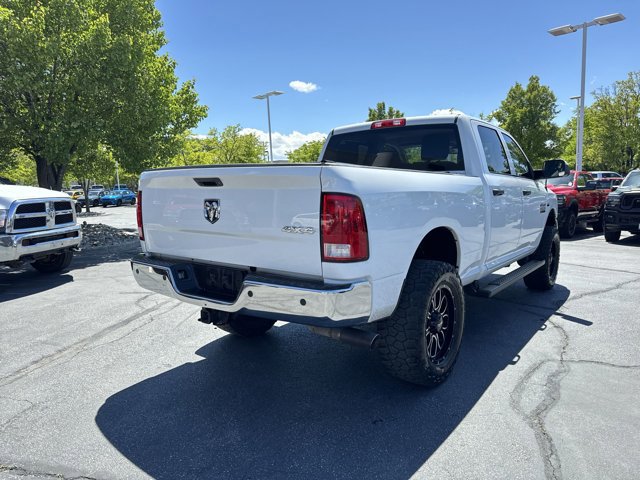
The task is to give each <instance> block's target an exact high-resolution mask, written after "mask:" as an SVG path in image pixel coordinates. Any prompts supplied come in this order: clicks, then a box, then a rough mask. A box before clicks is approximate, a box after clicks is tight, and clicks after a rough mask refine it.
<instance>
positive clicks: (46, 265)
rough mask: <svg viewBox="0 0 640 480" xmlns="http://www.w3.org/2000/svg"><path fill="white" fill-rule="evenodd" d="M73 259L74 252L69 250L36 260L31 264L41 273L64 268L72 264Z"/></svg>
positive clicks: (53, 271)
mask: <svg viewBox="0 0 640 480" xmlns="http://www.w3.org/2000/svg"><path fill="white" fill-rule="evenodd" d="M72 259H73V252H72V251H71V250H67V251H65V252H62V253H54V254H51V255H49V256H48V257H46V258H43V259H40V260H36V261H35V262H32V263H31V266H32V267H33V268H35V269H36V270H38V271H39V272H40V273H55V272H59V271H61V270H64V269H65V268H67V267H68V266H69V264H71V260H72Z"/></svg>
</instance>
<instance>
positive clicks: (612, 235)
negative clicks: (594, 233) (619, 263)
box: [604, 228, 622, 243]
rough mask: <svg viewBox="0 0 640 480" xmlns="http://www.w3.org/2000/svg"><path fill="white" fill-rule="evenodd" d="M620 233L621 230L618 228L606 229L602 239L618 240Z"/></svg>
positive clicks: (608, 240)
mask: <svg viewBox="0 0 640 480" xmlns="http://www.w3.org/2000/svg"><path fill="white" fill-rule="evenodd" d="M621 234H622V232H621V231H620V230H606V228H605V231H604V239H605V240H606V241H607V242H610V243H615V242H617V241H618V240H620V235H621Z"/></svg>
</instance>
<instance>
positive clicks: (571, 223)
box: [560, 210, 578, 238]
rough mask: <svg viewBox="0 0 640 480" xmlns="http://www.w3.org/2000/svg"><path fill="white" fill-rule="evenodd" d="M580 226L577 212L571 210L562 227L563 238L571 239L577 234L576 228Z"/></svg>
mask: <svg viewBox="0 0 640 480" xmlns="http://www.w3.org/2000/svg"><path fill="white" fill-rule="evenodd" d="M577 224H578V217H577V215H576V212H574V211H573V210H570V211H569V213H568V214H567V218H566V219H565V221H564V222H562V225H560V236H561V237H562V238H571V237H573V236H574V235H575V234H576V226H577Z"/></svg>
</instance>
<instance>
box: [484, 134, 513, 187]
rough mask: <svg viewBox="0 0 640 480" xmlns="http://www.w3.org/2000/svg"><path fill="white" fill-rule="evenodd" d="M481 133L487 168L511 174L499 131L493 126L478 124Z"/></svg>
mask: <svg viewBox="0 0 640 480" xmlns="http://www.w3.org/2000/svg"><path fill="white" fill-rule="evenodd" d="M478 133H479V134H480V142H481V143H482V149H483V150H484V158H485V159H486V160H487V168H488V169H489V173H500V174H504V175H511V168H510V167H509V160H508V159H507V154H506V153H505V151H504V147H503V146H502V142H501V141H500V137H499V136H498V132H497V131H496V130H494V129H493V128H489V127H483V126H482V125H479V126H478Z"/></svg>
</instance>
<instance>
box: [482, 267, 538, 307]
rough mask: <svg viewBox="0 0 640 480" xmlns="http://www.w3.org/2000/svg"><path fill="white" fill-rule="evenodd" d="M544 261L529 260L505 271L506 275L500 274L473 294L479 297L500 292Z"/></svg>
mask: <svg viewBox="0 0 640 480" xmlns="http://www.w3.org/2000/svg"><path fill="white" fill-rule="evenodd" d="M544 263H545V262H544V260H531V261H529V262H527V263H525V264H524V265H522V266H521V267H520V268H517V269H515V270H514V271H512V272H509V273H507V274H506V275H502V276H501V277H499V278H496V279H495V280H493V281H492V282H491V283H489V284H487V285H486V286H484V287H483V288H480V289H479V290H477V291H476V292H475V294H476V295H477V296H479V297H486V298H491V297H493V296H494V295H496V294H497V293H500V292H501V291H502V290H504V289H505V288H507V287H510V286H511V285H513V284H514V283H516V282H517V281H519V280H521V279H523V278H524V277H526V276H527V275H529V274H530V273H532V272H535V271H536V270H537V269H539V268H540V267H542V266H543V265H544Z"/></svg>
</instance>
